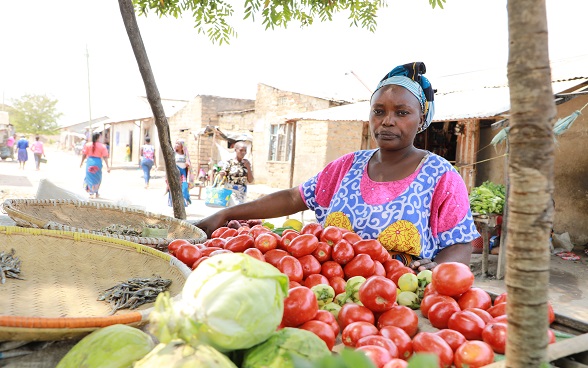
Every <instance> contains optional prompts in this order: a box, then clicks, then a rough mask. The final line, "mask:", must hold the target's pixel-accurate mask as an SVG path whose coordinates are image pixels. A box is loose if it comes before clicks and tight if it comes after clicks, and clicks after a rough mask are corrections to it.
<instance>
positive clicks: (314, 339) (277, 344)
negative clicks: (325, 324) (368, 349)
mask: <svg viewBox="0 0 588 368" xmlns="http://www.w3.org/2000/svg"><path fill="white" fill-rule="evenodd" d="M330 354H331V351H330V350H329V348H328V347H327V344H326V343H325V342H324V341H323V340H321V339H320V338H319V337H318V336H317V335H315V334H314V333H312V332H310V331H307V330H301V329H298V328H290V327H286V328H283V329H281V330H279V331H276V332H275V333H274V334H273V335H272V337H270V338H269V339H268V340H267V341H266V342H264V343H262V344H259V345H257V346H256V347H254V348H251V349H249V350H247V352H246V353H245V358H244V360H243V365H242V366H241V367H242V368H258V367H264V368H294V362H293V361H292V356H297V357H300V358H303V359H305V360H308V361H311V362H316V361H318V360H319V359H321V358H323V357H325V356H328V355H330Z"/></svg>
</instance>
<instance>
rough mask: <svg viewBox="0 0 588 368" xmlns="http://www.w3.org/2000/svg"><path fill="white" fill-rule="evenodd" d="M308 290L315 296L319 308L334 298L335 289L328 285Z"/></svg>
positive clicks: (316, 286) (319, 285) (320, 285)
mask: <svg viewBox="0 0 588 368" xmlns="http://www.w3.org/2000/svg"><path fill="white" fill-rule="evenodd" d="M310 290H311V291H312V292H313V293H314V295H315V296H316V300H317V301H318V305H319V307H322V306H323V305H325V304H328V303H330V302H332V301H333V299H334V298H335V289H333V288H332V287H331V286H330V285H325V284H318V285H315V286H313V287H311V288H310Z"/></svg>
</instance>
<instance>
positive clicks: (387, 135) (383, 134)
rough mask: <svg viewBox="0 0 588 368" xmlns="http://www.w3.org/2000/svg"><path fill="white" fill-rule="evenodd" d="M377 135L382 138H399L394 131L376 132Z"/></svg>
mask: <svg viewBox="0 0 588 368" xmlns="http://www.w3.org/2000/svg"><path fill="white" fill-rule="evenodd" d="M376 137H377V138H382V139H396V138H399V136H398V135H397V134H394V133H392V132H379V133H376Z"/></svg>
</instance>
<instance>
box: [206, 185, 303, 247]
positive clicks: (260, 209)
mask: <svg viewBox="0 0 588 368" xmlns="http://www.w3.org/2000/svg"><path fill="white" fill-rule="evenodd" d="M307 209H308V207H307V206H306V203H304V201H303V200H302V196H301V195H300V190H299V189H298V187H294V188H291V189H284V190H280V191H279V192H275V193H272V194H269V195H267V196H264V197H261V198H259V199H257V200H255V201H252V202H247V203H243V204H240V205H238V206H234V207H229V208H226V209H223V210H221V211H218V212H216V213H215V214H213V215H211V216H208V217H206V218H204V219H202V220H201V221H199V222H197V223H196V224H195V225H196V226H198V227H199V228H201V229H202V230H204V232H206V234H207V235H208V236H209V237H210V234H212V232H213V231H214V230H216V229H218V228H219V227H221V226H223V225H224V224H226V223H227V221H229V220H250V219H259V218H263V219H266V218H275V217H282V216H287V215H291V214H294V213H296V212H300V211H304V210H307Z"/></svg>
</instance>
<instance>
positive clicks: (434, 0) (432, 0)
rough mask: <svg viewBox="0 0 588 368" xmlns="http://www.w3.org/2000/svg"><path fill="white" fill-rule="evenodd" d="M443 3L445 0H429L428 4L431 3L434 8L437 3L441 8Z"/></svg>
mask: <svg viewBox="0 0 588 368" xmlns="http://www.w3.org/2000/svg"><path fill="white" fill-rule="evenodd" d="M444 3H445V0H429V5H431V6H432V7H433V9H435V7H436V6H437V5H439V7H440V8H441V9H443V4H444Z"/></svg>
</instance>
